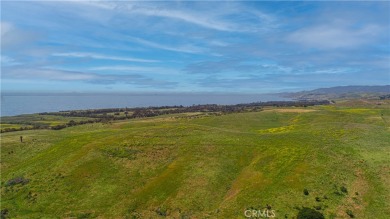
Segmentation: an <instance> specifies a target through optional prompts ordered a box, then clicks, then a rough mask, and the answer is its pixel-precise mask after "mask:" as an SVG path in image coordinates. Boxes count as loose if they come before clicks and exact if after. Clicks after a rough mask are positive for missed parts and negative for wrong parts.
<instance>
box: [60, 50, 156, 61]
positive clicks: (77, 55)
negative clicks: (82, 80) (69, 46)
mask: <svg viewBox="0 0 390 219" xmlns="http://www.w3.org/2000/svg"><path fill="white" fill-rule="evenodd" d="M52 55H53V56H62V57H71V58H90V59H106V60H116V61H128V62H159V61H158V60H150V59H139V58H130V57H121V56H107V55H101V54H96V53H83V52H68V53H54V54H52Z"/></svg>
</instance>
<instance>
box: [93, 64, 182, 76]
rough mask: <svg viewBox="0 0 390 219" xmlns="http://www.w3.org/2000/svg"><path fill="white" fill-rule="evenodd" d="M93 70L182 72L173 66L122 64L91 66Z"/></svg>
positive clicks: (172, 73) (170, 73)
mask: <svg viewBox="0 0 390 219" xmlns="http://www.w3.org/2000/svg"><path fill="white" fill-rule="evenodd" d="M89 70H91V71H127V72H137V73H153V74H168V75H174V74H179V73H180V72H179V71H178V70H177V69H173V68H163V67H142V66H122V65H114V66H112V65H110V66H99V67H93V68H90V69H89Z"/></svg>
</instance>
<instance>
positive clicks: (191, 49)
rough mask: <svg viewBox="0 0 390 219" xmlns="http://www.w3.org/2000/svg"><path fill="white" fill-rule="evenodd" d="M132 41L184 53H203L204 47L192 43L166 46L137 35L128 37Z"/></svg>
mask: <svg viewBox="0 0 390 219" xmlns="http://www.w3.org/2000/svg"><path fill="white" fill-rule="evenodd" d="M128 39H130V40H131V41H133V42H137V43H141V44H143V45H145V46H148V47H152V48H157V49H163V50H168V51H174V52H184V53H195V54H198V53H204V52H205V49H204V48H201V47H198V46H194V45H175V46H167V45H165V44H162V43H156V42H153V41H149V40H145V39H141V38H138V37H128Z"/></svg>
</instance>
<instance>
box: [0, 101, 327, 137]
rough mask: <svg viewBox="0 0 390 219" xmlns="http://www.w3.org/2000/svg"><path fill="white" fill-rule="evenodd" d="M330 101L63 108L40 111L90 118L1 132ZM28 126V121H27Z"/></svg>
mask: <svg viewBox="0 0 390 219" xmlns="http://www.w3.org/2000/svg"><path fill="white" fill-rule="evenodd" d="M327 104H330V102H329V101H328V100H318V101H317V100H306V101H304V100H301V101H268V102H255V103H247V104H235V105H217V104H203V105H192V106H186V107H185V106H182V105H180V106H160V107H138V108H127V107H126V108H111V109H90V110H71V111H60V112H51V113H47V112H45V113H40V115H43V116H44V115H55V116H64V117H83V118H91V119H88V120H82V121H74V120H70V121H69V122H68V123H66V124H60V125H56V126H52V127H49V126H48V125H47V124H38V123H31V125H32V127H24V128H23V127H21V128H6V129H4V130H1V132H7V131H20V130H25V129H42V128H51V129H53V130H60V129H63V128H66V127H70V126H75V125H82V124H87V123H97V122H103V123H107V122H110V121H112V120H125V119H134V118H143V117H155V116H160V115H167V114H179V113H191V112H208V113H218V114H228V113H240V112H248V111H259V110H262V108H263V107H266V106H273V107H292V106H295V107H307V106H314V105H327ZM24 124H25V125H26V124H28V123H24Z"/></svg>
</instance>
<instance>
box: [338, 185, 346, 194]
mask: <svg viewBox="0 0 390 219" xmlns="http://www.w3.org/2000/svg"><path fill="white" fill-rule="evenodd" d="M340 190H341V192H343V193H345V194H348V190H347V188H346V187H345V186H341V187H340Z"/></svg>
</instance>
